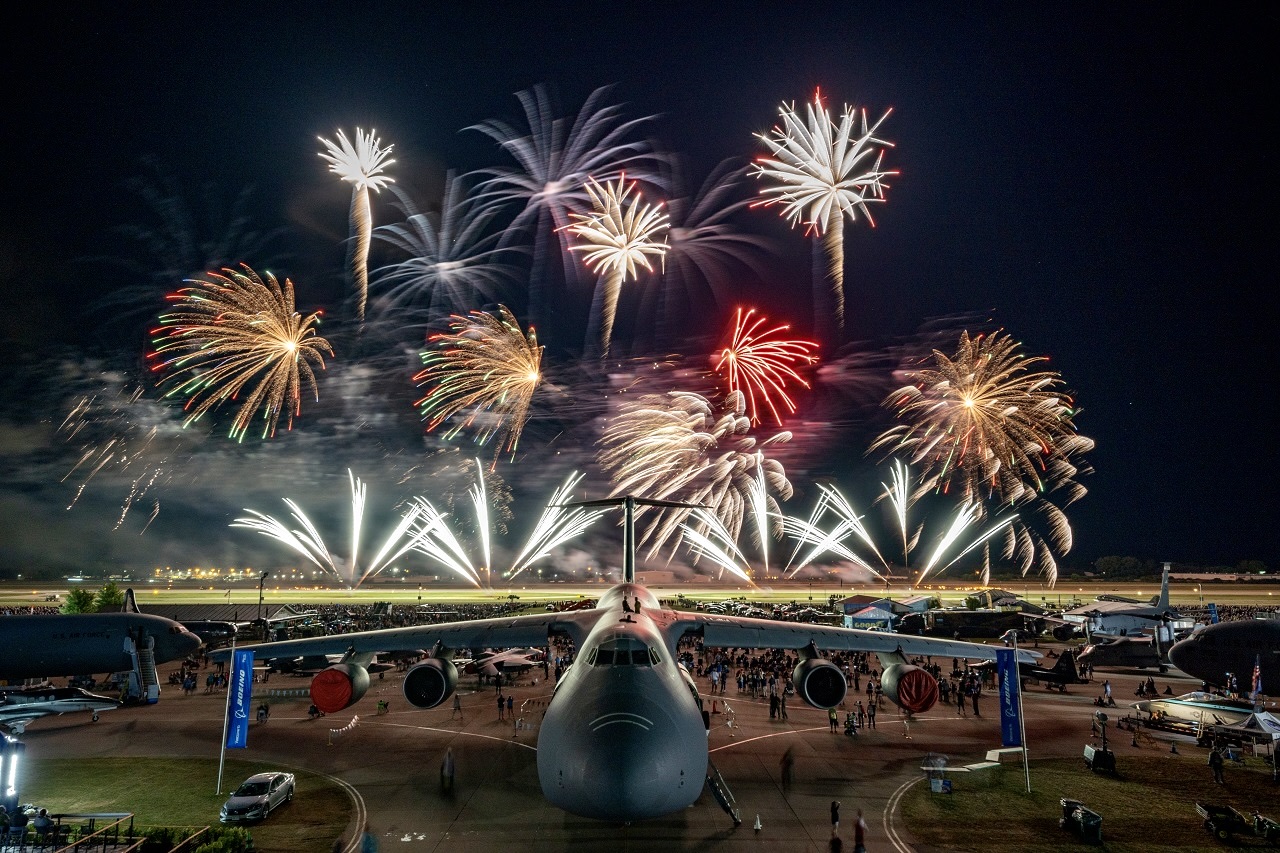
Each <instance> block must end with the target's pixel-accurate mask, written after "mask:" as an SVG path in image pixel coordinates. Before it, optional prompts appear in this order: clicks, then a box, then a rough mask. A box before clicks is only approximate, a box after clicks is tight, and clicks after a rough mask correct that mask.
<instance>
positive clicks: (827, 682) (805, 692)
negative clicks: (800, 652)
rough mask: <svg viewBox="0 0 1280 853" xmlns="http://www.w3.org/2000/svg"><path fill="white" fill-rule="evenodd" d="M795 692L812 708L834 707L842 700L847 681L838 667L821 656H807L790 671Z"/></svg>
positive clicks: (847, 686) (846, 688)
mask: <svg viewBox="0 0 1280 853" xmlns="http://www.w3.org/2000/svg"><path fill="white" fill-rule="evenodd" d="M791 680H792V681H794V682H795V685H796V693H797V694H799V696H800V698H801V699H803V700H804V701H805V702H806V703H807V704H809V705H812V706H813V707H814V708H823V709H826V708H834V707H835V706H837V705H839V704H840V703H841V702H843V701H844V694H845V691H846V690H848V688H849V685H848V682H846V681H845V678H844V673H843V672H841V671H840V667H838V666H836V665H835V664H833V663H832V662H831V661H829V660H824V659H823V658H809V659H807V660H802V661H800V663H798V664H796V668H795V669H794V670H793V671H792V673H791Z"/></svg>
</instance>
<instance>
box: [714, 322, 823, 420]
mask: <svg viewBox="0 0 1280 853" xmlns="http://www.w3.org/2000/svg"><path fill="white" fill-rule="evenodd" d="M755 314H756V312H755V309H754V308H752V309H750V310H748V311H747V312H745V313H743V310H742V309H741V308H739V309H738V313H737V318H736V320H735V322H734V327H733V335H732V338H731V340H730V342H729V345H728V346H727V347H725V348H724V349H722V350H721V351H720V352H719V353H718V354H717V355H716V357H715V370H716V372H717V373H721V372H723V373H724V374H725V379H726V381H727V382H728V386H729V391H730V392H733V391H741V392H743V394H745V395H746V398H747V410H748V412H749V413H750V415H751V422H752V423H753V424H758V423H760V405H759V404H763V405H764V406H765V407H767V408H768V409H769V412H770V413H771V414H772V415H773V419H774V420H775V421H776V422H777V423H778V425H779V426H781V425H782V415H781V414H779V412H778V407H777V406H776V405H775V400H776V401H777V402H778V403H781V404H782V406H783V407H784V408H785V409H786V410H787V412H789V413H790V414H795V411H796V404H795V401H794V400H792V399H791V396H790V395H789V394H787V391H786V386H787V382H788V381H790V382H794V383H796V384H798V385H800V386H802V387H804V388H808V387H809V383H808V382H806V381H805V380H804V378H803V377H802V376H800V374H799V373H797V372H796V371H795V368H794V367H792V365H795V364H815V363H816V362H817V361H818V358H817V356H815V355H812V354H811V352H812V351H813V350H816V349H817V348H818V345H817V344H816V343H814V342H813V341H805V340H798V339H791V338H779V337H777V335H779V334H780V333H782V332H786V331H789V330H790V328H791V327H790V326H775V327H774V328H772V329H768V330H767V331H763V332H762V331H760V327H761V326H763V325H764V324H765V318H764V317H763V316H759V317H757V316H756V315H755Z"/></svg>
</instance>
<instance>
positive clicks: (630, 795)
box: [217, 496, 1035, 823]
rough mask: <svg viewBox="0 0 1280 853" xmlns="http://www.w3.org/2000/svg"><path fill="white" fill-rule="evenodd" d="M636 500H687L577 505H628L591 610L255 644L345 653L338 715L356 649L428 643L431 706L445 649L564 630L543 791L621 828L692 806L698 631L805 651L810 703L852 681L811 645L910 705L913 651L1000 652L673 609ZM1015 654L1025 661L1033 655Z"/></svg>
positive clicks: (445, 677)
mask: <svg viewBox="0 0 1280 853" xmlns="http://www.w3.org/2000/svg"><path fill="white" fill-rule="evenodd" d="M638 504H640V505H647V506H659V507H673V506H675V507H682V506H685V505H684V504H675V503H672V502H669V501H656V500H647V499H641V498H635V497H631V496H627V497H623V498H612V499H607V500H601V501H586V502H582V503H579V504H576V505H577V506H591V507H599V506H619V505H621V506H622V508H623V510H624V513H625V520H624V524H623V580H622V583H619V584H618V585H616V586H614V587H613V588H612V589H610V590H609V591H608V592H607V593H605V594H604V595H603V596H602V597H601V598H600V601H599V603H598V604H597V606H596V607H595V609H592V610H578V611H571V612H555V613H539V614H535V615H529V616H515V617H502V618H497V619H481V620H474V621H465V622H454V623H446V624H440V625H421V626H415V627H408V628H388V629H383V630H378V631H365V632H360V633H354V634H346V635H339V636H334V637H317V638H313V639H306V640H296V641H289V642H281V643H268V644H265V645H263V646H259V647H257V649H258V654H259V655H261V656H263V657H274V656H280V655H298V654H327V653H332V652H338V653H344V652H345V654H346V656H347V659H348V661H350V662H343V663H339V664H336V665H334V666H332V667H330V668H328V669H326V670H325V671H324V672H321V673H320V674H319V675H317V676H316V677H315V679H314V680H313V681H312V684H311V697H312V701H313V702H314V703H315V704H316V706H317V707H318V708H319V709H320V710H323V711H325V712H328V713H332V712H335V711H339V710H342V709H343V708H346V707H349V706H350V705H351V704H352V703H354V702H356V701H357V700H359V699H360V698H361V696H363V695H364V693H365V691H366V690H367V689H368V687H369V675H368V673H367V672H366V671H365V670H364V668H363V667H361V666H359V665H358V664H357V663H355V662H354V661H355V660H356V659H357V658H358V656H362V655H365V654H369V653H372V652H375V651H380V650H384V649H402V648H409V647H417V646H429V647H431V648H432V656H431V657H430V658H428V659H427V660H425V661H424V662H422V663H420V664H418V665H417V666H416V667H414V668H413V669H412V670H410V671H409V672H408V673H407V674H406V676H405V679H404V693H405V697H406V698H407V699H408V701H409V703H410V704H412V705H414V706H416V707H419V708H433V707H436V706H438V705H440V704H441V703H443V702H444V701H445V700H446V699H448V697H449V696H450V694H452V693H453V690H454V688H455V686H456V685H457V681H458V672H457V669H456V667H455V666H454V664H453V662H452V660H451V657H452V650H453V649H465V648H511V647H514V646H541V645H546V644H547V643H548V639H549V638H550V637H554V636H557V635H562V636H567V637H568V638H569V639H571V640H572V641H573V643H574V646H575V648H576V649H577V662H576V663H575V664H574V665H573V666H571V667H570V668H569V669H568V671H567V672H566V673H565V675H564V676H563V677H562V678H561V679H560V680H559V682H558V683H557V684H556V686H555V691H554V693H553V697H552V699H551V702H550V704H549V705H548V706H547V709H546V713H545V716H544V717H543V719H542V722H541V724H540V725H539V727H538V756H537V764H538V780H539V782H540V784H541V786H542V792H543V795H544V796H545V797H546V798H547V799H548V800H549V801H550V802H551V803H552V804H553V805H555V806H557V807H558V808H561V809H564V810H565V811H567V812H570V813H572V814H576V815H580V816H583V817H588V818H596V819H599V820H606V821H617V822H623V823H627V822H631V821H636V820H643V819H647V818H654V817H660V816H662V815H666V814H670V813H672V812H677V811H680V810H681V809H684V808H687V807H688V806H690V805H692V804H693V802H694V801H695V800H697V799H698V797H699V795H700V794H701V792H702V789H703V786H704V784H706V782H707V778H708V754H707V731H708V724H707V722H706V720H707V717H706V716H705V714H704V712H703V711H702V707H701V706H702V700H701V698H700V697H699V695H698V688H697V685H696V684H695V683H694V681H693V678H692V677H691V676H690V675H689V672H688V671H687V670H686V669H685V668H684V667H683V666H681V665H680V664H679V662H678V659H677V651H678V646H679V644H680V642H681V641H682V640H683V639H685V638H698V639H701V640H702V642H703V643H704V644H705V645H706V646H708V647H739V648H748V649H760V648H785V649H798V650H800V663H799V665H798V666H796V668H795V670H794V672H793V679H794V682H795V688H796V692H797V694H798V695H799V697H800V698H801V699H803V700H804V701H806V702H807V703H809V704H810V705H812V706H814V707H818V708H831V707H835V706H836V705H838V704H839V703H840V701H841V700H842V699H843V698H844V695H845V689H846V682H845V676H844V673H843V672H842V671H841V670H840V669H839V668H838V667H836V665H835V664H833V663H831V662H830V661H828V660H824V659H823V658H822V656H821V654H820V653H819V651H818V649H819V648H822V649H832V650H841V651H866V652H874V653H876V654H878V655H879V656H880V660H881V666H882V669H883V673H882V676H881V689H882V691H883V693H884V695H886V696H888V697H889V699H890V700H892V701H894V702H896V703H898V704H899V705H901V706H902V707H904V708H906V709H909V710H911V711H916V712H918V711H923V710H926V709H928V708H929V707H932V705H933V704H934V703H935V702H936V701H937V698H938V685H937V682H936V681H934V679H933V677H932V676H930V675H929V674H928V673H927V672H925V671H924V670H923V669H921V668H920V667H917V666H911V665H909V664H908V663H907V655H934V656H938V657H944V658H945V657H960V658H991V657H994V656H995V649H994V648H993V647H990V646H980V645H975V644H972V643H962V642H956V641H950V640H942V639H930V638H924V637H908V636H903V635H899V634H889V633H883V632H876V631H860V630H854V629H847V628H836V627H829V626H819V625H809V624H801V623H795V622H773V621H769V620H765V619H751V618H745V617H738V616H729V615H718V614H707V613H691V612H681V611H675V610H668V609H666V608H665V607H663V605H662V604H661V603H660V602H659V601H658V599H657V597H656V596H654V595H653V593H651V592H650V591H649V590H648V589H646V588H645V587H643V586H641V585H640V584H638V583H636V579H635V578H636V575H635V525H634V510H635V507H636V505H638ZM1022 654H1023V655H1024V659H1026V660H1028V661H1032V660H1034V658H1035V656H1034V655H1032V654H1030V653H1026V652H1024V653H1022ZM217 656H219V657H224V658H225V657H226V654H225V653H223V652H219V653H217Z"/></svg>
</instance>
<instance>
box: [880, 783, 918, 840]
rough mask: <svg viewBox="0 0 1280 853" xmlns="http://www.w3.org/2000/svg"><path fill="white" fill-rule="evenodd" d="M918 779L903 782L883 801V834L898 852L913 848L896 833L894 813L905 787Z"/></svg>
mask: <svg viewBox="0 0 1280 853" xmlns="http://www.w3.org/2000/svg"><path fill="white" fill-rule="evenodd" d="M919 781H920V780H919V779H918V778H917V779H908V780H907V781H906V782H903V783H902V784H901V785H899V786H898V788H897V790H895V791H894V792H893V794H892V795H891V796H890V797H889V802H887V803H885V806H884V834H885V836H886V837H887V838H888V839H889V843H890V844H892V845H893V848H894V849H895V850H897V851H898V853H912V850H913V849H914V848H912V847H911V845H909V844H907V842H906V841H904V840H903V839H902V836H901V835H899V834H898V828H897V827H896V826H894V814H895V813H896V812H897V811H898V806H899V805H900V804H901V803H902V798H903V796H904V795H905V794H906V793H907V789H909V788H910V787H911V786H912V785H914V784H916V783H917V782H919Z"/></svg>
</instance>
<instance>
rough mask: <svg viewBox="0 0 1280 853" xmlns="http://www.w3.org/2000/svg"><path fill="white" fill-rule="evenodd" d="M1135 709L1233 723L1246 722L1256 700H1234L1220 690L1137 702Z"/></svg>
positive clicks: (1179, 719) (1170, 716)
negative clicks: (1219, 692)
mask: <svg viewBox="0 0 1280 853" xmlns="http://www.w3.org/2000/svg"><path fill="white" fill-rule="evenodd" d="M1131 707H1133V708H1137V709H1138V710H1139V711H1144V712H1146V713H1148V714H1151V715H1152V716H1153V717H1155V718H1157V719H1166V720H1173V721H1176V722H1180V723H1195V724H1196V725H1202V726H1230V725H1234V724H1236V723H1242V722H1244V721H1245V720H1247V719H1248V718H1249V717H1251V716H1252V715H1253V711H1254V707H1253V703H1252V702H1250V701H1247V700H1244V699H1232V698H1230V697H1228V696H1219V695H1218V694H1216V693H1205V692H1202V691H1199V690H1197V691H1194V692H1192V693H1183V694H1182V695H1181V696H1170V697H1169V698H1167V699H1166V698H1156V699H1144V700H1142V701H1141V702H1134V703H1133V704H1132V706H1131Z"/></svg>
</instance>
